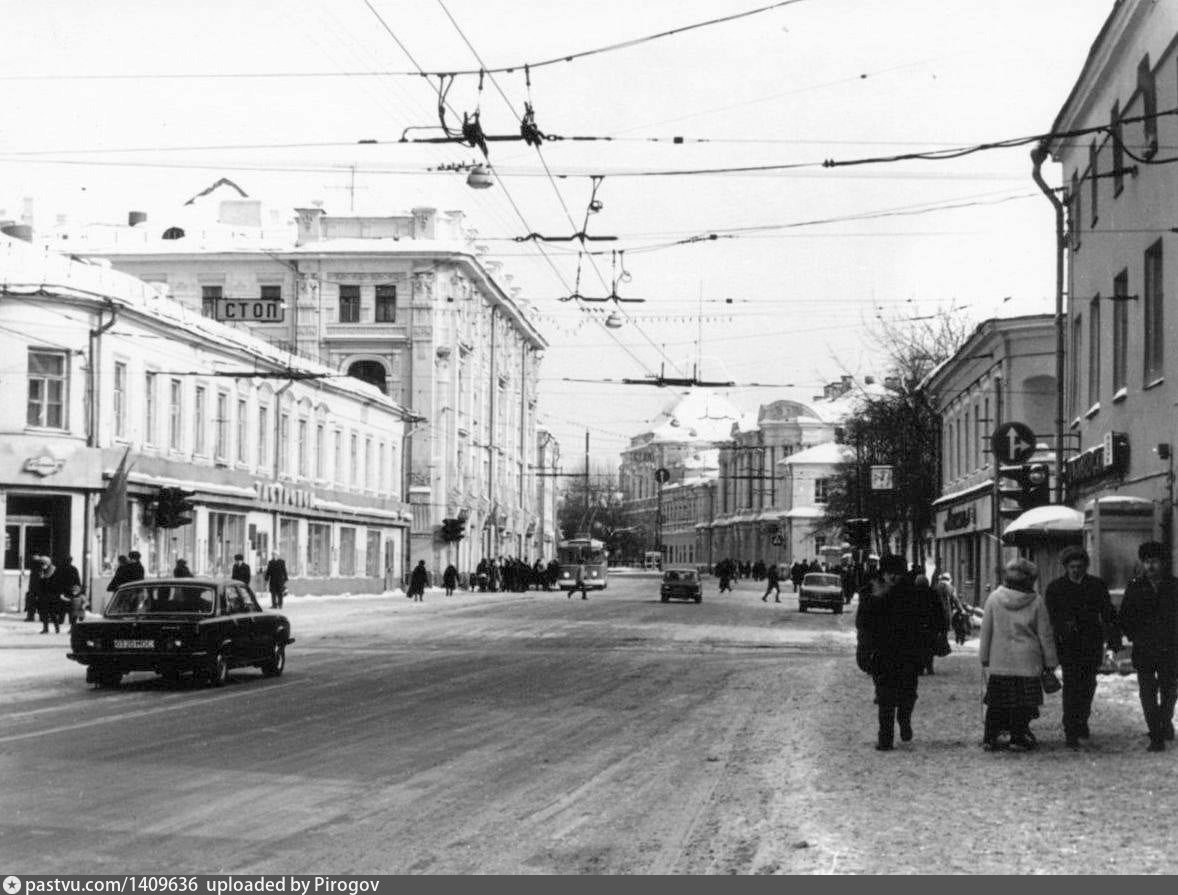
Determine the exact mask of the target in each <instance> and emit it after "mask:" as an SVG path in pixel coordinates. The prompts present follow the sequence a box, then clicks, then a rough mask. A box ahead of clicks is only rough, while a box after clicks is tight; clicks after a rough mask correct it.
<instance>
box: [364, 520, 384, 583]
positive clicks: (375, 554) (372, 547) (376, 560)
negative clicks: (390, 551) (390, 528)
mask: <svg viewBox="0 0 1178 895" xmlns="http://www.w3.org/2000/svg"><path fill="white" fill-rule="evenodd" d="M366 546H367V549H366V550H365V551H364V574H365V575H367V576H368V577H369V578H379V577H381V572H380V532H379V531H372V530H371V529H370V530H369V531H368V543H367V545H366Z"/></svg>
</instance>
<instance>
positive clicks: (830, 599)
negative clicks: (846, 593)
mask: <svg viewBox="0 0 1178 895" xmlns="http://www.w3.org/2000/svg"><path fill="white" fill-rule="evenodd" d="M811 606H821V607H822V608H824V609H830V610H831V611H833V612H834V614H835V615H841V614H842V611H843V579H842V576H841V575H836V574H834V573H833V572H810V573H808V574H807V575H806V577H805V578H803V579H802V586H801V587H800V588H798V610H799V611H800V612H805V611H806V610H807V609H809V608H810V607H811Z"/></svg>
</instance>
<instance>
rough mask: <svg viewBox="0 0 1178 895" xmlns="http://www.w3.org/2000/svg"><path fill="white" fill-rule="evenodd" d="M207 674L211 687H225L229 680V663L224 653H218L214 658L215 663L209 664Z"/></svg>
mask: <svg viewBox="0 0 1178 895" xmlns="http://www.w3.org/2000/svg"><path fill="white" fill-rule="evenodd" d="M205 674H206V676H207V679H208V684H209V686H210V687H224V686H225V682H226V681H227V680H229V663H228V662H226V661H225V654H224V653H217V655H215V656H214V657H213V661H211V662H210V663H209V668H208V671H207V672H205Z"/></svg>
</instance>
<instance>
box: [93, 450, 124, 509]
mask: <svg viewBox="0 0 1178 895" xmlns="http://www.w3.org/2000/svg"><path fill="white" fill-rule="evenodd" d="M130 454H131V449H130V448H127V450H126V451H124V452H123V459H122V460H120V461H119V468H118V469H116V470H115V474H114V475H113V476H111V479H110V483H109V484H107V486H106V490H105V491H103V492H102V497H100V498H98V506H96V507H95V508H94V515H95V517H96V518H97V519H98V521H99V522H100V523H102V524H103V525H115V524H116V523H118V522H119V521H121V520H123V519H127V518H129V516H130V514H129V513H128V511H127V476H128V475H129V474H130V472H131V468H130V467H129V466H128V465H127V457H128V456H129V455H130Z"/></svg>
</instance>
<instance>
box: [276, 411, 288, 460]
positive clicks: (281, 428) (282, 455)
mask: <svg viewBox="0 0 1178 895" xmlns="http://www.w3.org/2000/svg"><path fill="white" fill-rule="evenodd" d="M278 471H279V472H280V473H284V474H285V473H289V472H290V414H289V413H284V414H282V416H281V417H280V418H279V422H278Z"/></svg>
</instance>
